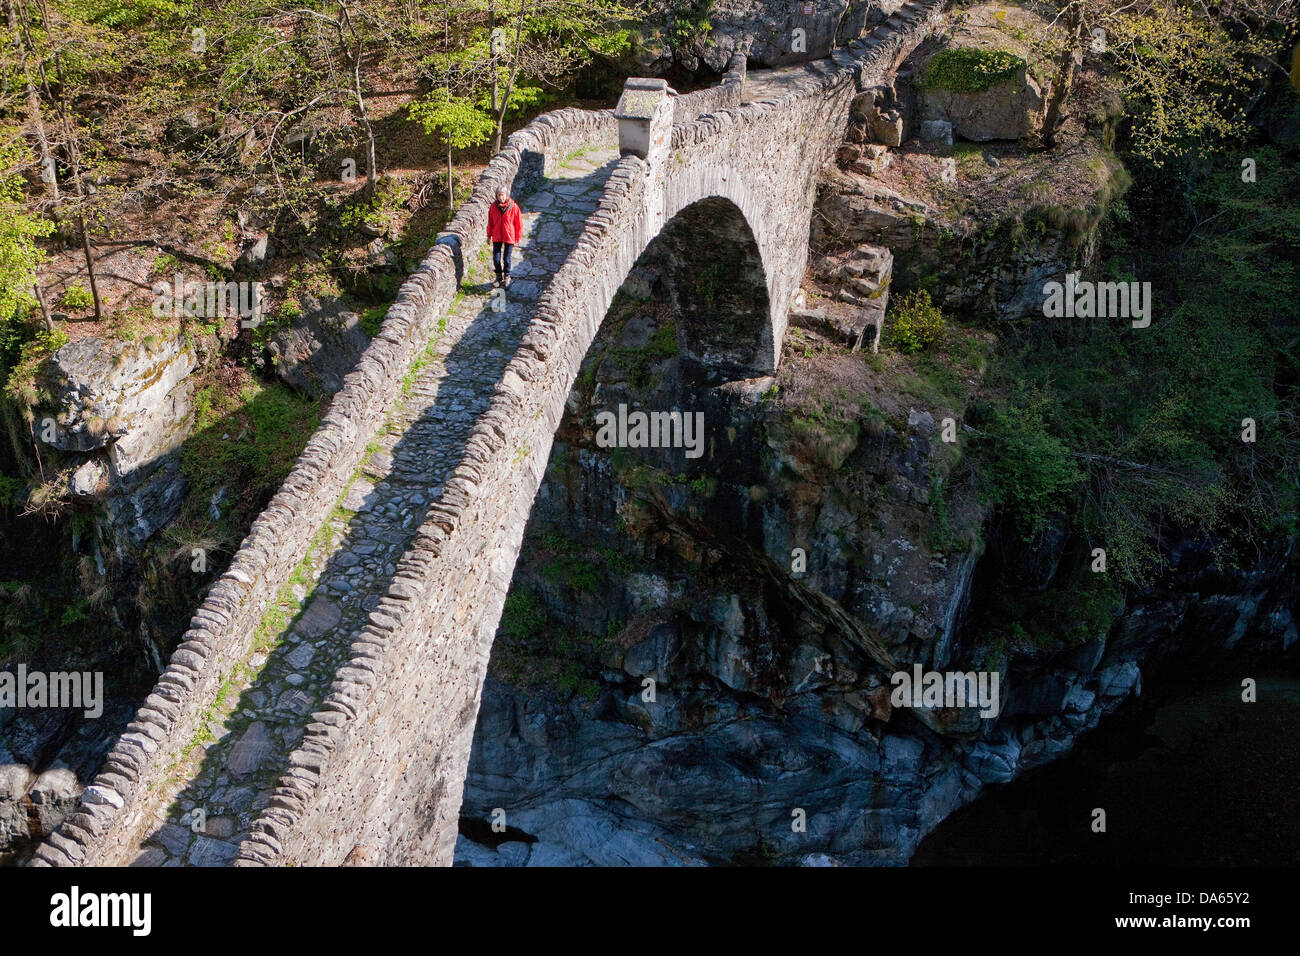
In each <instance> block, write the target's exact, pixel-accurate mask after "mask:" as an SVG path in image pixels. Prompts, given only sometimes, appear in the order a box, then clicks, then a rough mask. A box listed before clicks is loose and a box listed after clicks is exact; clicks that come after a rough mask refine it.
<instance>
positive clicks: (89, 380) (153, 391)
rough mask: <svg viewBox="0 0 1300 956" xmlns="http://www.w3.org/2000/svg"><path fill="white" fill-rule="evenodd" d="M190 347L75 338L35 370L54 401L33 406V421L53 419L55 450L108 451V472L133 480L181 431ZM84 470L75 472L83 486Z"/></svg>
mask: <svg viewBox="0 0 1300 956" xmlns="http://www.w3.org/2000/svg"><path fill="white" fill-rule="evenodd" d="M197 366H198V356H197V353H196V351H195V349H194V348H193V347H192V346H191V345H189V344H188V343H187V342H185V341H184V340H183V339H182V338H181V337H180V336H177V337H175V338H171V339H167V340H166V341H163V342H161V343H158V342H156V341H149V343H148V344H145V343H139V344H137V343H134V342H123V341H121V340H119V339H107V338H99V337H93V336H92V337H89V338H84V339H80V340H78V341H76V342H73V343H71V344H69V345H65V346H64V347H63V348H61V349H59V350H58V351H56V352H55V353H54V354H53V355H52V356H50V359H49V361H48V362H47V363H46V366H45V368H44V370H43V373H42V374H43V376H44V378H45V380H46V382H47V384H48V385H49V391H50V392H51V394H52V395H53V396H54V405H53V407H50V406H42V407H38V408H37V409H36V411H35V414H36V421H37V422H38V423H39V422H41V421H42V419H44V418H46V417H51V418H53V419H54V420H55V423H56V427H55V430H54V436H53V441H52V442H50V444H52V445H53V446H54V447H55V448H57V449H59V450H60V451H81V452H88V451H97V450H100V449H105V450H106V451H107V453H108V455H107V458H108V466H109V470H110V471H111V473H112V475H113V477H114V478H116V479H118V480H119V481H124V482H127V483H134V482H136V481H139V480H140V479H142V478H143V477H144V476H145V475H147V474H148V473H149V471H150V470H151V467H152V466H154V465H156V464H157V462H158V461H159V459H161V458H162V457H163V456H164V455H166V454H167V452H169V451H171V450H172V449H174V448H175V447H176V446H177V445H179V444H180V443H181V442H182V441H184V440H185V438H186V437H187V436H188V435H189V430H190V426H191V424H192V420H193V415H192V406H191V399H192V396H193V391H194V387H193V382H192V381H191V380H190V378H189V376H190V373H191V372H193V371H194V369H195V368H196V367H197ZM89 479H90V475H89V473H87V474H86V475H84V476H83V481H82V487H83V488H84V487H86V484H87V482H88V481H89Z"/></svg>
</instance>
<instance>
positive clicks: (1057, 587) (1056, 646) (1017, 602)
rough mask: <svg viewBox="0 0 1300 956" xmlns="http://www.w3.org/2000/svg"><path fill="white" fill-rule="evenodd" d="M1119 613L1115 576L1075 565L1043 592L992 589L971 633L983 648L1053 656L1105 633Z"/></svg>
mask: <svg viewBox="0 0 1300 956" xmlns="http://www.w3.org/2000/svg"><path fill="white" fill-rule="evenodd" d="M1123 609H1124V599H1123V595H1122V594H1121V592H1120V589H1119V587H1118V585H1117V584H1116V582H1115V578H1114V576H1113V575H1111V574H1102V573H1096V574H1094V573H1093V572H1092V571H1090V570H1089V569H1088V567H1087V565H1086V564H1080V563H1078V562H1076V563H1074V564H1073V565H1072V566H1071V568H1070V570H1067V571H1062V572H1060V573H1058V575H1057V577H1056V578H1055V579H1054V580H1053V581H1052V583H1051V585H1050V586H1049V587H1048V588H1047V589H1046V590H1044V591H1039V592H1032V593H1017V592H1015V591H1013V590H1011V589H1010V588H997V589H992V590H991V591H990V592H989V593H988V595H987V598H986V603H985V604H984V606H982V607H980V608H978V609H977V610H976V612H975V617H974V620H973V621H972V628H971V629H972V632H973V633H974V634H976V635H978V637H977V642H978V643H980V644H982V645H984V646H993V647H997V646H999V645H1000V646H1002V647H1006V646H1007V645H1012V646H1015V647H1018V648H1019V649H1021V650H1038V651H1045V652H1054V651H1059V650H1061V649H1063V648H1069V647H1077V646H1078V645H1080V644H1083V643H1085V642H1087V641H1090V640H1092V639H1094V638H1096V637H1099V636H1101V635H1102V634H1105V633H1106V632H1107V631H1109V630H1110V626H1111V625H1112V624H1113V623H1114V622H1115V619H1116V617H1118V616H1119V614H1120V613H1121V612H1122V611H1123Z"/></svg>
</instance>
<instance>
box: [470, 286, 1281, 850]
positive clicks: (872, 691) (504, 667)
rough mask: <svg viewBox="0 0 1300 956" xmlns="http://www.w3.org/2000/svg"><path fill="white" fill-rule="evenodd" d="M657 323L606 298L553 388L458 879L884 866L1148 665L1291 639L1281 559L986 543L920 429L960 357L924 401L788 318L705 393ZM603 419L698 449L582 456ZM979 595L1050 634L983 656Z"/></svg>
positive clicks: (1126, 689) (933, 437)
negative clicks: (598, 416)
mask: <svg viewBox="0 0 1300 956" xmlns="http://www.w3.org/2000/svg"><path fill="white" fill-rule="evenodd" d="M649 285H650V286H653V282H651V283H649ZM669 319H670V316H669V314H667V313H665V312H662V311H657V309H656V305H655V303H654V302H652V301H649V302H646V301H643V302H636V301H632V300H630V299H627V298H624V299H623V300H622V301H621V303H620V304H619V305H617V306H616V308H615V311H614V313H613V314H612V315H611V317H610V319H609V320H608V321H607V324H606V327H605V329H604V330H603V331H602V335H601V342H600V343H599V344H598V346H597V347H596V348H595V349H593V353H592V356H590V357H589V360H588V366H587V368H586V370H585V371H584V376H583V379H582V380H580V383H579V387H578V388H577V389H576V390H575V394H574V396H573V397H572V399H571V402H570V415H569V416H568V417H567V418H566V421H565V423H564V425H563V426H562V429H561V433H560V440H559V441H557V444H556V447H555V451H554V453H553V457H552V461H551V466H550V470H549V471H548V479H547V482H546V484H545V485H544V486H543V488H542V491H541V492H540V494H539V497H538V501H537V504H536V506H535V509H534V513H533V516H532V519H531V523H530V528H529V532H528V537H527V539H526V544H525V549H524V553H523V555H522V556H521V559H520V563H519V566H518V568H517V571H516V576H515V582H514V585H513V588H512V592H511V598H510V600H509V602H508V604H507V611H506V616H505V618H504V620H503V624H502V629H501V632H500V633H499V634H498V637H497V641H496V645H495V646H494V649H493V659H492V668H491V675H492V676H491V678H490V680H489V682H488V684H487V686H486V688H485V691H484V695H483V702H482V709H481V711H480V717H479V723H478V728H477V731H476V736H475V743H474V753H473V757H472V759H471V764H470V772H469V777H468V779H467V782H466V788H465V804H464V809H463V815H464V817H463V827H462V838H461V840H460V843H459V844H458V849H457V862H458V863H459V864H461V865H474V866H495V865H547V864H596V865H618V864H625V863H633V864H653V865H700V864H719V863H764V862H766V863H776V864H792V863H793V864H803V865H831V864H904V863H906V862H907V860H908V859H909V857H910V856H911V854H912V852H913V850H914V849H915V847H916V845H917V844H918V842H919V841H920V839H921V838H922V837H923V836H924V835H925V834H926V833H927V832H929V831H930V830H931V829H933V828H934V827H935V825H936V824H937V823H938V822H939V821H940V820H942V819H943V818H944V817H945V816H946V815H947V814H949V813H950V812H952V810H954V809H955V808H957V807H959V806H961V805H962V804H964V803H966V802H968V801H970V800H972V799H973V798H974V797H975V796H977V795H978V794H979V793H981V792H982V791H983V790H984V788H985V787H987V786H988V785H990V784H997V783H1003V782H1006V781H1009V780H1011V779H1013V778H1014V777H1015V776H1016V775H1017V774H1019V773H1021V772H1023V771H1024V770H1027V769H1029V768H1032V767H1035V766H1039V765H1041V764H1043V763H1046V762H1048V761H1050V760H1052V759H1053V758H1054V757H1056V756H1058V755H1059V754H1061V753H1063V752H1064V751H1066V750H1067V749H1069V748H1070V747H1071V746H1072V744H1073V743H1074V742H1075V741H1076V740H1077V739H1078V737H1079V735H1080V734H1082V733H1084V732H1086V731H1087V730H1089V729H1091V728H1093V727H1095V726H1096V725H1097V723H1098V722H1099V721H1100V720H1101V719H1102V718H1103V716H1104V715H1106V714H1107V713H1109V712H1111V711H1113V710H1114V709H1115V708H1116V707H1117V706H1118V705H1119V704H1120V703H1121V702H1122V701H1123V700H1124V699H1125V698H1126V697H1127V696H1129V695H1131V694H1136V693H1140V692H1141V686H1142V674H1143V672H1144V670H1146V669H1148V668H1151V667H1159V666H1161V664H1162V662H1163V661H1165V660H1167V659H1168V657H1170V656H1171V655H1178V656H1180V657H1181V658H1182V659H1184V660H1186V659H1188V658H1191V657H1195V656H1196V655H1203V656H1204V657H1205V659H1207V660H1213V659H1218V658H1220V657H1222V655H1223V654H1224V653H1226V652H1228V651H1230V650H1234V649H1240V648H1242V647H1245V646H1249V647H1251V648H1252V649H1254V650H1255V651H1262V652H1270V653H1277V652H1282V651H1283V650H1286V649H1289V648H1292V647H1293V646H1294V645H1295V644H1296V640H1297V635H1296V624H1295V621H1294V619H1293V617H1292V611H1291V609H1290V607H1289V604H1288V598H1287V597H1286V596H1287V595H1288V594H1289V593H1292V589H1293V588H1294V586H1295V583H1296V572H1297V561H1296V557H1295V553H1294V549H1292V550H1291V551H1288V552H1286V553H1279V555H1277V556H1276V558H1277V560H1276V561H1275V562H1274V563H1272V564H1271V565H1270V567H1271V570H1269V571H1267V572H1254V573H1250V574H1229V573H1226V572H1224V571H1223V570H1221V569H1219V568H1217V567H1215V566H1214V565H1213V564H1212V563H1210V562H1209V559H1208V556H1207V555H1205V554H1203V553H1202V552H1201V551H1200V550H1199V549H1197V548H1195V547H1193V546H1191V545H1190V544H1189V545H1184V546H1181V547H1179V548H1177V549H1175V550H1176V553H1175V555H1174V559H1175V564H1174V570H1173V571H1172V572H1171V574H1170V575H1169V576H1168V578H1167V579H1166V580H1163V581H1161V582H1159V583H1157V584H1154V585H1153V586H1152V587H1151V588H1150V589H1149V590H1148V591H1147V592H1144V593H1139V594H1130V595H1128V596H1127V597H1126V598H1118V596H1117V595H1118V592H1112V591H1106V592H1105V593H1103V594H1101V595H1096V594H1090V592H1089V589H1090V587H1091V584H1088V583H1081V578H1080V576H1079V573H1078V572H1079V570H1080V565H1081V561H1080V554H1079V544H1080V543H1079V542H1071V541H1068V540H1066V539H1065V538H1064V537H1063V536H1059V535H1058V536H1055V537H1053V536H1052V535H1045V536H1044V537H1043V538H1042V539H1041V540H1040V541H1039V542H1038V543H1037V544H1035V545H1034V546H1032V547H1031V548H1028V549H1026V548H1025V547H1024V546H1023V545H1021V544H1020V543H1019V542H1018V541H1017V540H1015V539H1011V538H1009V537H1007V536H1005V535H1004V534H1002V533H1001V532H1000V531H999V530H998V528H997V526H996V525H994V524H991V523H990V522H989V518H990V515H989V512H988V510H987V508H986V507H985V506H983V505H982V504H981V503H980V501H979V496H978V494H977V490H976V482H975V478H974V476H973V474H972V472H971V470H970V469H969V468H968V466H967V463H966V462H964V461H963V459H962V457H961V455H960V454H959V453H958V452H957V450H956V448H955V447H954V446H952V445H950V444H947V443H945V442H943V441H942V439H941V436H940V429H939V427H938V424H939V422H940V421H941V420H942V419H943V418H945V417H949V416H956V417H958V418H960V417H961V413H962V412H963V410H964V408H965V405H966V404H967V403H968V402H969V401H970V400H971V399H972V398H973V397H975V396H976V395H978V393H979V390H980V387H981V386H980V384H979V381H980V368H981V361H980V359H979V358H978V357H976V358H973V359H969V361H970V364H968V365H964V366H962V367H960V368H959V370H958V371H957V373H956V375H955V378H957V379H958V381H959V382H960V383H961V384H960V386H959V387H957V388H955V389H954V390H953V391H951V392H949V393H948V394H947V395H936V394H934V393H933V392H927V391H926V389H925V387H924V385H922V384H921V383H919V382H915V381H912V380H911V379H910V376H914V375H916V374H917V373H918V369H917V368H916V367H914V366H908V365H906V364H905V363H902V362H900V361H898V360H897V359H896V358H895V357H891V359H890V361H891V362H892V363H893V364H891V365H889V366H885V365H883V363H884V361H885V359H884V357H883V354H882V355H880V356H872V355H870V354H869V353H865V352H859V353H856V354H853V353H846V352H845V350H844V347H843V345H842V344H841V343H840V342H839V341H836V340H832V339H828V338H824V337H822V336H820V335H819V334H818V333H817V332H815V331H811V330H796V331H795V332H794V333H793V334H792V337H791V342H790V344H789V346H788V347H787V350H786V354H785V357H784V361H783V364H782V371H781V372H780V374H779V375H778V376H777V377H776V379H775V380H760V381H755V382H744V383H732V384H731V385H728V386H724V387H721V388H701V387H698V386H695V385H693V384H692V383H691V382H689V381H687V380H685V379H683V377H682V376H681V372H680V367H679V358H678V357H677V356H675V355H673V354H671V348H665V347H664V342H665V339H666V334H665V333H662V332H660V333H658V334H656V333H655V332H653V331H650V330H652V329H654V328H655V327H656V323H659V324H658V326H657V327H658V328H659V329H663V328H670V329H671V326H670V325H668V324H667V323H668V321H669ZM652 341H657V342H658V343H659V346H660V347H659V348H658V350H655V349H654V348H653V347H651V348H649V349H647V348H646V347H645V345H641V346H640V347H638V346H637V345H636V343H638V342H645V343H648V342H652ZM977 344H978V343H967V346H966V347H965V348H964V349H962V348H956V347H954V348H953V350H952V353H950V354H947V355H945V356H943V361H945V362H956V361H958V360H957V353H961V354H966V355H968V356H969V355H972V354H974V355H975V356H978V355H979V349H978V348H977V347H976V346H977ZM920 371H921V372H922V373H923V372H924V369H921V370H920ZM900 383H902V384H901V385H900ZM909 390H915V393H911V394H909ZM849 396H852V399H851V400H850V399H849ZM926 399H928V401H926ZM620 402H625V403H628V405H629V407H640V408H645V409H666V408H680V409H692V410H694V409H703V410H704V413H705V421H706V422H707V423H708V426H707V427H708V435H709V440H708V441H709V449H710V452H709V454H708V455H707V456H706V457H705V458H703V459H702V460H701V464H700V465H699V466H696V467H692V465H691V463H690V462H689V461H688V460H686V459H685V458H684V457H682V456H681V454H680V453H679V452H673V451H671V450H670V451H668V452H664V451H662V450H645V451H630V450H626V449H614V450H606V449H603V448H601V447H599V446H598V445H597V444H596V443H595V442H594V441H593V428H592V426H591V422H592V420H593V415H594V413H595V412H596V411H597V410H598V409H602V408H605V407H606V406H607V403H608V405H609V407H613V406H615V405H617V404H618V403H620ZM918 406H923V407H918ZM674 455H676V457H674ZM706 476H707V477H706ZM935 489H942V490H941V491H936V490H935ZM985 538H987V542H986V541H985ZM796 549H798V550H796ZM1085 553H1086V552H1085ZM801 555H802V556H804V557H806V565H805V563H804V562H803V560H801ZM994 591H1005V592H1008V593H1013V594H1016V595H1020V596H1021V597H1022V598H1023V599H1025V600H1036V599H1041V600H1045V601H1048V602H1051V603H1053V604H1056V605H1059V606H1062V607H1064V608H1066V611H1065V617H1066V618H1067V619H1068V620H1066V622H1065V624H1064V625H1063V626H1060V627H1058V628H1056V629H1053V628H1052V626H1050V624H1047V623H1045V624H1044V626H1043V628H1042V629H1041V630H1040V631H1039V632H1037V633H1034V634H1027V635H1025V636H1024V637H1023V639H1018V640H1013V641H1010V642H1008V641H1006V640H1005V639H1000V638H999V639H996V640H994V639H990V638H989V636H988V635H989V634H990V633H992V630H993V629H989V628H987V627H985V626H983V624H984V622H983V621H982V620H981V615H980V613H978V611H977V609H975V608H973V607H972V605H973V604H974V605H979V606H980V607H986V606H988V605H990V604H991V601H990V596H991V594H992V593H993V592H994ZM1094 605H1095V606H1094ZM1048 620H1049V616H1048V615H1044V621H1045V622H1046V621H1048ZM881 650H883V651H885V652H886V653H887V654H888V655H890V656H891V657H892V659H893V660H894V661H895V662H896V663H897V664H898V666H899V667H900V668H901V669H910V668H911V667H912V666H913V665H921V666H922V667H924V668H926V669H929V668H936V669H946V670H963V671H965V670H982V671H996V672H998V673H1000V675H1001V710H1000V712H999V713H998V714H997V716H996V717H993V718H983V719H981V718H978V717H974V716H972V715H970V713H969V712H967V714H966V715H965V716H963V717H961V718H956V717H954V718H953V719H952V720H951V722H948V723H946V724H935V723H934V722H923V721H922V720H920V719H918V716H917V714H916V713H915V712H912V711H909V710H906V709H902V708H897V707H893V706H892V705H891V702H890V693H889V691H890V687H889V686H887V685H888V676H887V674H886V670H885V668H883V667H882V666H881V664H880V661H879V659H878V655H879V652H880V651H881ZM501 812H504V817H503V816H501ZM494 821H495V822H497V823H498V824H500V825H501V827H504V829H501V827H499V828H498V831H499V832H494V831H493V829H492V823H493V822H494Z"/></svg>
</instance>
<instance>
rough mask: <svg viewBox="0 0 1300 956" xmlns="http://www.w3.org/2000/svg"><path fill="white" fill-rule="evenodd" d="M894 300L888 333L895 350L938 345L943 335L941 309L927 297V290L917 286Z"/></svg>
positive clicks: (904, 350)
mask: <svg viewBox="0 0 1300 956" xmlns="http://www.w3.org/2000/svg"><path fill="white" fill-rule="evenodd" d="M897 302H898V304H897V308H896V309H895V310H894V318H893V321H892V322H891V323H890V324H889V329H890V333H889V337H890V341H891V342H892V343H893V344H894V345H895V346H897V348H898V349H899V351H901V352H907V353H909V354H911V353H913V352H920V351H922V350H923V349H929V348H933V347H934V346H936V345H938V344H939V342H940V340H941V339H942V338H943V329H944V319H943V312H941V311H940V310H939V307H938V306H937V305H935V304H934V303H933V302H932V301H931V300H930V293H929V292H926V291H925V290H924V289H918V290H916V291H915V292H909V293H908V294H907V295H905V296H903V297H902V299H901V300H897Z"/></svg>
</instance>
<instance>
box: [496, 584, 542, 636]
mask: <svg viewBox="0 0 1300 956" xmlns="http://www.w3.org/2000/svg"><path fill="white" fill-rule="evenodd" d="M545 626H546V608H545V607H543V606H542V603H541V602H540V601H538V600H537V598H535V597H533V596H532V595H531V594H530V593H528V592H527V591H511V592H510V593H509V594H507V595H506V605H505V608H504V609H503V610H502V613H501V633H502V634H504V635H505V636H506V637H508V638H509V639H510V640H512V641H527V640H528V639H529V638H531V637H533V635H535V634H536V633H537V632H538V631H540V630H541V629H542V628H543V627H545Z"/></svg>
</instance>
